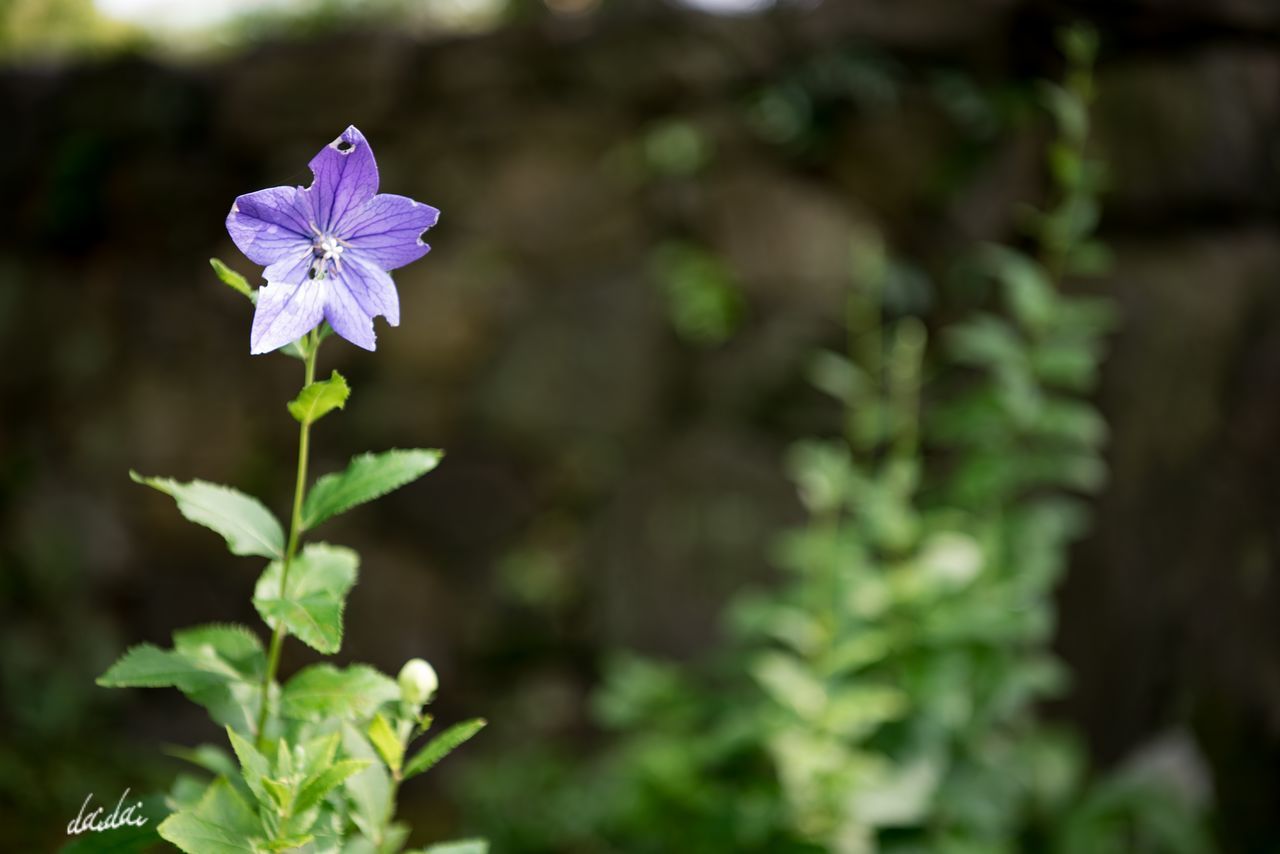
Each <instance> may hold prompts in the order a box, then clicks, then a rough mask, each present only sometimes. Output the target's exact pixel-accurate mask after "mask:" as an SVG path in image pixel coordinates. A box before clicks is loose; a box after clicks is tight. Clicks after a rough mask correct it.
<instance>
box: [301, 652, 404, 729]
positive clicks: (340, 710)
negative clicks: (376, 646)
mask: <svg viewBox="0 0 1280 854" xmlns="http://www.w3.org/2000/svg"><path fill="white" fill-rule="evenodd" d="M399 696H400V687H399V686H398V685H396V683H395V680H394V679H391V678H390V677H388V676H385V675H384V674H382V673H379V672H378V671H376V670H374V669H373V668H372V667H369V666H368V665H365V664H353V665H351V666H350V667H348V668H347V669H346V670H339V669H338V668H336V667H334V666H333V665H331V664H313V665H311V666H310V667H307V668H305V669H303V670H301V671H299V672H298V674H297V675H295V676H294V677H293V678H292V679H290V680H289V681H288V683H286V684H285V686H284V692H283V694H282V696H281V704H282V711H283V713H284V716H285V717H288V718H295V719H298V720H319V719H321V718H327V717H337V718H344V719H352V718H366V717H369V716H371V715H372V714H373V713H374V711H376V710H377V708H378V706H380V705H382V704H383V703H385V702H387V701H388V700H394V699H397V698H398V697H399Z"/></svg>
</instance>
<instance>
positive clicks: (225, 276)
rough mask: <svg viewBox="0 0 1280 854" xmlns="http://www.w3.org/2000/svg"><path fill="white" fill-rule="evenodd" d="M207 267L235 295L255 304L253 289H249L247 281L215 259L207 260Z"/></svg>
mask: <svg viewBox="0 0 1280 854" xmlns="http://www.w3.org/2000/svg"><path fill="white" fill-rule="evenodd" d="M209 266H210V267H212V268H213V272H214V273H215V274H216V275H217V277H218V278H219V279H221V280H222V283H223V284H224V285H226V286H227V287H229V288H231V289H232V290H234V291H236V292H237V293H241V294H244V295H245V296H246V297H248V299H249V301H250V302H257V299H256V298H255V295H254V292H253V288H251V287H249V281H248V279H246V278H245V277H244V276H242V275H240V274H239V273H237V272H236V271H235V270H233V269H231V268H230V267H228V266H227V265H226V264H224V263H222V262H221V261H220V260H218V259H217V258H210V259H209Z"/></svg>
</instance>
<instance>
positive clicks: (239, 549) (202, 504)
mask: <svg viewBox="0 0 1280 854" xmlns="http://www.w3.org/2000/svg"><path fill="white" fill-rule="evenodd" d="M129 477H130V478H132V480H133V482H134V483H141V484H144V485H146V486H150V487H151V488H153V489H158V490H159V491H161V492H163V493H165V494H166V495H170V496H172V497H173V499H174V500H175V501H177V502H178V511H179V512H180V513H182V515H183V516H185V517H186V518H187V519H188V520H190V521H192V522H195V523H196V524H197V525H203V526H204V527H206V528H209V529H210V530H213V531H216V532H217V533H219V534H221V535H222V536H223V538H224V539H226V541H227V548H228V549H230V550H231V553H232V554H237V555H258V556H259V557H265V558H276V557H280V556H281V555H283V554H284V529H283V528H281V527H280V523H279V522H278V521H276V517H275V516H272V515H271V511H270V510H268V509H267V508H266V507H264V506H263V504H262V502H261V501H259V500H258V499H256V498H253V497H251V496H248V495H245V494H244V493H243V492H240V491H238V490H235V489H232V488H231V487H229V486H221V485H220V484H216V483H208V482H206V481H203V480H193V481H190V482H188V483H179V482H178V481H176V480H173V479H172V478H167V477H143V476H142V475H140V474H138V473H137V472H135V471H130V472H129Z"/></svg>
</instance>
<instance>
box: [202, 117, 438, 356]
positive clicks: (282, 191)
mask: <svg viewBox="0 0 1280 854" xmlns="http://www.w3.org/2000/svg"><path fill="white" fill-rule="evenodd" d="M310 166H311V172H312V175H313V176H314V180H313V181H312V182H311V186H310V187H306V188H303V187H273V188H271V189H269V190H259V191H258V192H256V193H249V194H247V195H244V196H240V197H239V198H238V199H236V200H235V204H233V205H232V206H231V213H230V214H228V215H227V231H228V232H230V233H231V239H232V240H233V241H235V244H236V246H238V247H240V251H241V252H243V253H244V254H245V255H247V256H248V257H249V259H250V260H252V261H253V262H254V263H257V264H262V265H264V266H266V269H265V270H264V271H263V276H264V277H265V278H266V280H267V284H266V285H264V286H263V287H262V288H259V289H258V306H257V310H256V311H255V312H254V315H253V331H252V332H251V333H250V336H249V352H251V353H255V354H257V353H269V352H271V351H272V350H276V349H278V348H280V347H283V346H284V345H286V344H288V343H290V342H291V341H296V340H297V339H299V338H301V337H302V336H303V335H306V334H307V333H308V332H310V331H311V330H312V329H314V328H315V327H316V326H318V325H319V324H320V321H321V320H322V319H323V320H327V321H329V325H330V326H332V327H333V331H334V332H337V333H338V334H339V335H341V336H342V337H343V338H345V339H347V340H348V341H350V342H351V343H352V344H355V345H356V346H357V347H363V348H364V349H366V350H372V349H374V338H375V336H374V333H373V319H374V318H375V317H377V316H379V315H382V316H383V317H385V318H386V319H387V322H388V323H390V324H391V325H392V326H398V325H399V324H400V297H399V295H398V294H397V293H396V287H395V283H394V282H392V281H391V276H390V275H388V274H387V271H388V270H394V269H396V268H397V267H403V266H404V265H405V264H408V263H409V262H410V261H416V260H418V259H419V258H421V257H422V256H423V255H425V254H427V251H428V250H429V249H430V248H431V247H430V246H428V245H427V244H425V243H423V242H422V235H423V233H424V232H426V230H427V229H429V228H431V226H433V225H435V224H436V220H437V219H439V217H440V211H438V210H436V209H435V208H433V207H431V206H430V205H424V204H422V203H421V202H415V201H414V200H413V199H410V198H406V197H405V196H394V195H390V194H388V193H378V165H377V164H376V163H375V162H374V160H373V152H372V151H371V150H370V149H369V143H368V142H367V141H366V140H365V138H364V134H362V133H360V131H358V130H356V128H355V126H354V125H353V126H352V127H349V128H347V129H346V130H345V131H343V132H342V135H341V136H339V137H338V138H337V139H335V140H334V141H333V142H331V143H329V144H328V145H326V146H325V147H324V148H323V149H321V151H320V153H319V154H317V155H316V156H315V157H313V158H312V159H311V163H310Z"/></svg>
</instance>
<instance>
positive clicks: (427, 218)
mask: <svg viewBox="0 0 1280 854" xmlns="http://www.w3.org/2000/svg"><path fill="white" fill-rule="evenodd" d="M439 219H440V211H439V210H438V209H436V208H433V207H432V206H431V205H424V204H422V203H421V202H415V201H414V200H413V199H410V198H408V197H407V196H397V195H393V194H391V193H382V194H380V195H377V196H374V197H373V198H372V199H370V200H369V201H368V203H366V204H365V205H363V206H362V207H360V208H358V209H356V210H353V211H351V212H350V213H348V214H347V216H345V217H343V219H342V221H341V222H340V223H339V225H338V228H337V234H338V236H339V237H341V238H342V239H343V240H344V241H346V243H347V244H348V245H349V246H350V247H351V248H352V249H355V250H358V251H359V252H360V257H361V258H363V259H365V260H367V261H371V262H373V263H375V264H377V265H378V266H379V267H381V268H382V269H384V270H394V269H396V268H397V267H403V266H404V265H405V264H408V263H409V262H411V261H417V260H418V259H419V258H421V257H422V256H423V255H426V254H427V252H428V251H429V250H430V249H431V247H430V246H428V245H427V244H426V243H424V242H423V241H422V234H423V232H425V231H426V230H427V229H429V228H431V227H432V226H433V225H435V224H436V221H437V220H439Z"/></svg>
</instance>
